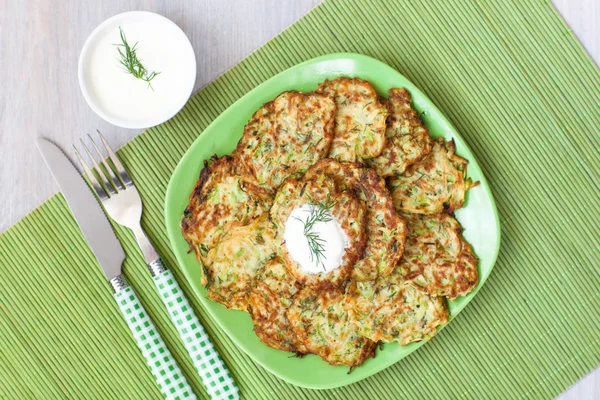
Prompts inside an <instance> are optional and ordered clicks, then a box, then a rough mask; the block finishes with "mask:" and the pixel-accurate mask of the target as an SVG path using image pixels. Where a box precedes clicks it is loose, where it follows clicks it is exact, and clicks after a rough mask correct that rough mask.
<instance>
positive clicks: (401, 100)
mask: <svg viewBox="0 0 600 400" xmlns="http://www.w3.org/2000/svg"><path fill="white" fill-rule="evenodd" d="M386 104H387V106H388V110H389V112H390V116H389V117H388V120H387V128H386V131H385V136H386V144H385V147H384V148H383V152H382V153H381V154H380V155H379V156H377V157H374V158H370V159H368V160H366V161H365V162H366V164H367V165H368V166H369V167H371V168H373V169H374V170H375V171H377V174H379V176H381V177H384V178H385V177H387V176H393V175H400V174H402V173H403V172H404V171H406V168H408V167H409V166H410V165H412V164H414V163H416V162H417V161H419V160H421V159H422V158H423V157H425V156H426V155H427V154H429V153H430V152H431V148H432V144H433V141H432V140H431V138H430V137H429V131H428V130H427V128H425V125H423V122H422V121H421V118H420V117H419V114H417V112H416V111H415V109H414V108H413V107H412V105H411V98H410V94H409V93H408V90H406V89H404V88H402V89H397V88H392V89H390V90H389V98H388V100H387V102H386Z"/></svg>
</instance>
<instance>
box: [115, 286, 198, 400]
mask: <svg viewBox="0 0 600 400" xmlns="http://www.w3.org/2000/svg"><path fill="white" fill-rule="evenodd" d="M110 283H111V284H112V286H113V288H114V289H115V294H114V297H115V300H116V301H117V304H118V305H119V308H120V309H121V313H122V314H123V317H125V321H126V322H127V325H128V326H129V329H130V330H131V333H132V334H133V337H134V339H135V341H136V343H137V345H138V347H139V348H140V350H141V351H142V354H143V355H144V358H145V359H146V363H147V364H148V367H149V368H150V371H151V372H152V375H154V379H155V380H156V383H157V384H158V388H159V389H160V391H161V393H162V395H163V396H164V398H165V399H168V400H182V399H196V395H195V394H194V392H193V391H192V388H191V387H190V385H189V384H188V383H187V381H186V379H185V376H184V375H183V374H182V373H181V370H180V369H179V365H177V362H176V361H175V358H173V355H172V354H171V352H170V351H169V349H168V348H167V346H165V342H163V340H162V338H161V337H160V334H159V333H158V330H157V329H156V327H155V326H154V324H153V323H152V321H151V320H150V317H149V316H148V313H147V312H146V310H145V309H144V307H143V306H142V303H140V300H139V299H138V297H137V296H136V295H135V292H134V291H133V289H132V288H131V287H130V286H128V285H127V283H126V282H125V280H124V279H123V277H121V276H118V277H116V278H114V279H112V280H111V282H110Z"/></svg>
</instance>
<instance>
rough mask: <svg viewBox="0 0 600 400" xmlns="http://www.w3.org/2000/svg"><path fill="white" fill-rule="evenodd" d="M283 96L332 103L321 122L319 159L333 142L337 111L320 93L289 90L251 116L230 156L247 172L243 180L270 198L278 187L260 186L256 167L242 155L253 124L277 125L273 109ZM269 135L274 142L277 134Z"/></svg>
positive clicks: (295, 173)
mask: <svg viewBox="0 0 600 400" xmlns="http://www.w3.org/2000/svg"><path fill="white" fill-rule="evenodd" d="M284 95H291V96H303V97H306V98H309V97H311V96H319V97H321V98H322V99H323V100H327V101H332V103H333V104H332V106H333V107H332V110H331V115H325V117H326V118H324V119H323V121H324V123H323V140H321V141H320V142H319V147H321V146H322V147H323V149H322V151H321V154H320V155H319V158H323V157H325V156H326V155H327V154H328V153H329V148H330V147H331V143H332V142H333V138H334V126H335V113H336V111H337V105H336V104H335V101H333V99H332V98H331V97H330V96H327V95H324V94H322V93H317V92H299V91H295V90H289V91H285V92H282V93H280V94H279V95H278V96H277V97H276V98H275V99H273V100H271V101H268V102H266V103H264V104H263V105H262V106H261V107H260V108H259V109H258V110H257V111H256V112H255V113H254V114H253V115H252V117H251V118H250V120H249V121H248V122H247V123H246V125H245V126H244V131H243V134H242V137H241V138H240V140H239V141H238V144H237V145H236V148H235V149H234V150H233V152H232V156H233V157H234V158H236V159H239V160H240V162H241V163H242V164H243V165H244V169H245V171H246V172H247V173H246V176H245V177H244V179H245V180H246V181H247V182H249V183H251V184H252V185H254V186H257V187H261V188H262V189H263V190H264V191H266V192H267V193H269V194H270V195H271V196H273V195H274V194H275V192H276V190H277V188H278V187H279V186H280V185H279V186H277V187H272V185H265V184H261V183H260V182H259V179H258V178H257V176H256V175H257V173H258V171H257V168H256V166H255V165H254V163H252V162H250V161H249V160H247V157H245V156H244V155H245V154H246V151H245V150H246V147H247V146H248V143H247V142H248V138H249V137H250V136H252V129H253V127H254V124H257V123H260V121H261V120H263V119H265V118H272V121H271V122H272V123H273V124H274V126H275V125H277V124H279V121H278V120H277V118H276V117H277V115H275V114H276V111H277V110H276V108H275V104H276V102H277V101H278V100H279V98H280V97H281V96H284ZM274 129H275V128H274ZM270 133H272V134H273V135H274V136H273V140H274V141H276V140H277V138H276V137H275V135H277V133H278V132H270ZM321 142H322V143H321ZM308 167H309V166H307V167H306V169H308ZM306 169H304V168H302V169H300V170H297V171H293V172H291V173H290V174H289V175H288V176H287V177H286V178H285V179H287V178H288V177H299V176H301V175H302V174H303V173H304V172H305V170H306ZM285 179H283V180H282V183H283V181H285Z"/></svg>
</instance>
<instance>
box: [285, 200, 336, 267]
mask: <svg viewBox="0 0 600 400" xmlns="http://www.w3.org/2000/svg"><path fill="white" fill-rule="evenodd" d="M334 204H335V200H333V199H331V198H330V196H329V195H327V199H326V200H324V201H320V202H318V203H309V206H310V213H309V216H308V218H307V219H306V221H303V220H302V219H300V218H298V217H294V218H296V219H297V220H298V221H300V222H302V224H303V225H304V229H303V231H304V232H303V233H304V236H305V237H306V241H307V242H308V248H309V249H310V261H311V262H316V264H317V265H321V267H322V268H323V271H325V270H326V269H325V263H324V262H323V260H324V259H326V257H325V254H324V253H325V244H326V241H325V240H324V239H323V238H322V237H320V236H319V234H318V233H316V232H313V230H312V229H313V227H314V225H315V224H316V223H317V222H329V221H332V220H333V215H332V214H331V211H330V210H331V208H332V207H333V205H334Z"/></svg>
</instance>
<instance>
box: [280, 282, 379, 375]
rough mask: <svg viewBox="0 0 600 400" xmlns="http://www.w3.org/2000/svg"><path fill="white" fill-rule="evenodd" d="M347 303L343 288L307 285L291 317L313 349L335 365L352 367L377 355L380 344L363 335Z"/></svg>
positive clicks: (294, 326) (292, 310)
mask: <svg viewBox="0 0 600 400" xmlns="http://www.w3.org/2000/svg"><path fill="white" fill-rule="evenodd" d="M345 306H346V300H345V295H344V292H343V291H342V290H341V289H330V290H325V291H316V290H314V289H312V288H309V287H305V288H304V289H302V290H301V291H300V292H298V294H296V296H295V297H294V301H293V304H292V307H291V308H290V309H289V310H288V319H289V321H290V324H291V325H292V328H293V329H294V331H295V332H296V335H297V336H298V338H299V339H300V340H302V341H303V343H304V344H305V346H306V349H307V350H308V352H309V353H313V354H316V355H318V356H320V357H321V358H322V359H323V360H325V361H327V362H328V363H329V364H331V365H348V366H350V367H352V366H357V365H360V364H362V363H363V362H364V361H365V360H366V359H367V358H369V357H374V356H375V348H376V346H377V344H376V343H375V342H373V341H371V340H369V339H367V338H365V337H363V336H361V335H359V333H358V330H357V327H356V326H355V325H354V324H353V323H352V322H351V321H350V320H349V317H348V312H347V311H346V310H345Z"/></svg>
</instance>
